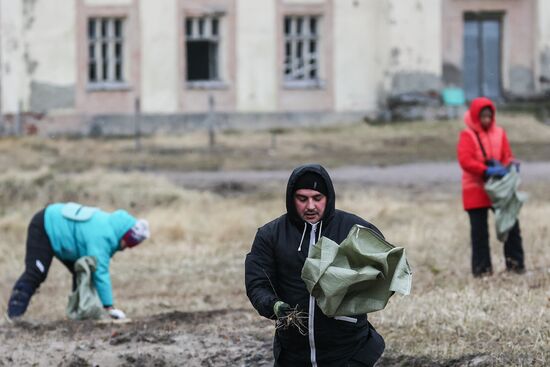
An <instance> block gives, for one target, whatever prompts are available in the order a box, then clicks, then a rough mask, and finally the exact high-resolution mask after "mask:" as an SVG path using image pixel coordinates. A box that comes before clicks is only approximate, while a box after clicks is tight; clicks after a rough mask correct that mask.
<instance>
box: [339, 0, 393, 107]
mask: <svg viewBox="0 0 550 367" xmlns="http://www.w3.org/2000/svg"><path fill="white" fill-rule="evenodd" d="M386 13H387V5H386V4H385V2H384V1H377V0H356V1H353V0H338V1H336V3H335V8H334V55H333V57H334V85H335V92H334V94H335V109H336V110H337V111H365V110H375V109H376V108H377V106H378V102H379V101H378V98H379V97H381V96H382V95H383V94H384V93H382V88H383V80H384V79H383V78H384V71H385V65H386V59H387V55H388V47H387V45H386V43H385V42H384V41H383V39H384V38H383V36H384V30H385V29H386V24H387V18H386Z"/></svg>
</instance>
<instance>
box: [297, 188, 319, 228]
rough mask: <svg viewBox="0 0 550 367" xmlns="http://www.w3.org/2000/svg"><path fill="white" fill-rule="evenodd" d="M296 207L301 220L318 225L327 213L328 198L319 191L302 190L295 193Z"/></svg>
mask: <svg viewBox="0 0 550 367" xmlns="http://www.w3.org/2000/svg"><path fill="white" fill-rule="evenodd" d="M294 205H295V206H296V211H297V212H298V215H299V216H300V218H302V219H303V220H304V221H306V222H308V223H317V222H319V221H320V220H321V218H323V214H324V213H325V208H326V206H327V197H326V196H325V195H323V194H321V193H320V192H319V191H315V190H310V189H300V190H296V192H295V193H294Z"/></svg>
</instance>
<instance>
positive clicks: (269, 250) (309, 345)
mask: <svg viewBox="0 0 550 367" xmlns="http://www.w3.org/2000/svg"><path fill="white" fill-rule="evenodd" d="M309 171H312V172H315V173H317V174H319V175H321V177H322V178H323V179H324V181H325V183H326V186H327V190H328V194H327V204H326V208H325V212H324V215H323V218H322V220H321V222H322V223H320V225H318V227H317V235H318V238H316V239H315V242H316V241H317V240H318V239H319V238H320V237H321V236H325V237H328V238H330V239H331V240H333V241H335V242H336V243H340V242H342V241H343V240H344V239H345V238H346V236H347V235H348V233H349V231H350V230H351V228H352V226H353V225H354V224H360V225H362V226H365V227H369V228H372V229H374V230H375V231H377V232H379V233H380V231H378V229H377V228H376V227H374V226H373V225H372V224H370V223H368V222H366V221H365V220H363V219H361V218H360V217H358V216H356V215H353V214H350V213H347V212H344V211H341V210H337V209H335V199H336V197H335V192H334V187H333V185H332V180H331V178H330V176H329V175H328V173H327V171H326V170H325V169H324V168H323V167H322V166H320V165H313V164H312V165H305V166H301V167H298V168H296V169H295V170H294V171H293V172H292V174H291V176H290V178H289V180H288V185H287V190H286V208H287V213H286V214H284V215H282V216H281V217H279V218H277V219H275V220H273V221H271V222H269V223H267V224H266V225H264V226H263V227H261V228H260V229H258V232H257V233H256V238H255V239H254V243H253V244H252V249H251V251H250V253H249V254H248V255H247V256H246V262H245V283H246V292H247V295H248V298H249V299H250V301H251V302H252V305H253V306H254V308H256V310H257V311H258V313H259V314H260V315H262V316H264V317H267V318H270V319H276V317H275V315H274V313H273V305H274V304H275V302H276V301H278V300H281V301H284V302H286V303H288V304H289V305H291V306H292V307H294V306H298V308H299V309H300V310H301V311H304V312H306V313H307V312H308V310H309V309H310V294H309V292H308V290H307V288H306V285H305V283H304V281H303V280H302V278H301V272H302V267H303V265H304V262H305V260H306V258H307V255H308V251H309V243H310V239H309V236H310V231H311V225H310V224H309V223H307V222H304V221H303V220H302V219H301V218H300V217H299V215H298V213H297V211H296V207H295V205H294V198H293V195H294V191H295V190H294V185H295V183H296V182H297V180H298V178H299V177H300V176H301V175H303V174H304V173H306V172H309ZM304 227H305V228H304ZM319 229H321V233H319ZM380 235H382V234H381V233H380ZM300 243H301V245H302V246H301V251H298V248H299V246H300ZM312 300H313V298H312ZM313 303H314V304H315V306H312V307H314V310H315V311H314V313H313V325H314V327H313V335H314V337H313V338H311V334H312V333H311V327H310V325H309V323H308V320H305V325H306V328H308V329H309V330H310V332H309V333H308V335H301V334H300V333H299V331H298V330H297V329H296V328H294V327H291V328H288V329H286V330H283V329H278V330H277V332H276V334H275V341H274V355H275V359H276V361H277V363H278V365H281V366H309V365H311V359H312V354H315V357H314V358H315V360H316V363H317V365H318V366H320V367H325V366H345V365H346V364H347V361H348V360H349V359H350V358H351V357H352V356H354V355H355V354H356V353H357V352H358V351H359V350H360V349H362V348H364V347H365V345H366V344H368V343H369V339H370V336H371V333H372V332H374V333H376V331H374V329H373V328H372V326H371V325H370V324H369V323H368V321H367V316H366V315H364V316H359V317H357V316H354V317H350V318H343V319H342V318H332V317H327V316H325V315H324V314H323V312H322V311H321V310H320V309H319V307H318V306H317V305H316V303H315V302H314V301H313ZM309 319H310V320H311V319H312V317H311V315H309ZM380 339H381V338H380ZM380 348H381V349H382V350H379V355H381V354H382V351H383V348H384V347H383V343H382V345H381V346H380V347H378V348H375V349H380ZM371 349H372V348H371ZM312 350H313V351H312Z"/></svg>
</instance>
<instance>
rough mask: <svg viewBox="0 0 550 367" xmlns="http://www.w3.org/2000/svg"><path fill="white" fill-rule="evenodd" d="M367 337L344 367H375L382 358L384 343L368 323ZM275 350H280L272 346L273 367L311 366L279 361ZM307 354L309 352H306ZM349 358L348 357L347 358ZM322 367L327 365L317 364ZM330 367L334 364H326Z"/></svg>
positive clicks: (277, 351) (277, 352)
mask: <svg viewBox="0 0 550 367" xmlns="http://www.w3.org/2000/svg"><path fill="white" fill-rule="evenodd" d="M369 328H370V330H369V336H368V338H367V339H366V341H365V343H364V344H363V345H362V346H361V348H360V349H359V350H358V351H357V352H356V353H355V354H354V355H353V356H352V357H351V359H349V360H348V362H347V363H346V365H345V366H346V367H372V366H374V365H375V363H376V362H377V361H378V360H379V359H380V357H381V356H382V353H384V349H385V348H386V343H385V342H384V338H382V336H381V335H380V334H378V332H377V331H376V329H375V328H374V327H373V326H372V325H371V324H370V323H369ZM277 348H280V346H278V345H276V343H275V344H274V345H273V349H274V350H273V354H274V357H275V362H274V364H273V367H297V366H311V364H310V363H309V362H308V363H307V364H304V363H297V362H292V361H281V360H277V359H278V356H280V349H279V350H276V349H277ZM308 352H309V350H308ZM348 358H349V357H348ZM323 365H325V366H326V365H327V364H326V363H325V364H323V363H318V366H320V367H322V366H323ZM328 365H330V366H333V365H335V363H332V364H330V363H329V364H328ZM337 365H338V366H341V363H339V364H337Z"/></svg>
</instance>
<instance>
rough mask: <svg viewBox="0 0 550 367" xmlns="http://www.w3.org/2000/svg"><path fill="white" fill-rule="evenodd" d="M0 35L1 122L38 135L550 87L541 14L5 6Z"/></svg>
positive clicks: (290, 116) (427, 3)
mask: <svg viewBox="0 0 550 367" xmlns="http://www.w3.org/2000/svg"><path fill="white" fill-rule="evenodd" d="M0 22H1V25H0V37H1V41H0V45H1V47H0V65H1V73H0V109H1V111H2V114H3V116H5V120H6V121H9V120H10V116H15V115H20V116H27V118H34V119H36V120H40V121H39V123H37V124H39V128H40V129H45V130H48V129H50V130H55V129H59V130H63V129H71V128H75V129H81V130H82V129H86V128H89V124H90V123H91V122H97V121H103V123H104V124H109V123H112V124H114V125H116V124H123V122H124V121H125V120H127V119H131V116H132V115H133V114H134V112H135V111H136V110H139V111H140V113H141V116H142V118H143V119H144V122H143V124H145V126H147V124H151V125H155V124H159V123H162V122H166V121H170V123H171V125H170V126H172V128H173V127H174V126H175V125H177V124H178V121H191V120H193V118H194V119H195V120H196V121H198V122H197V123H198V124H200V121H201V118H202V117H203V116H204V114H206V113H208V111H209V110H212V109H215V110H216V111H217V112H218V113H219V114H222V115H223V116H224V119H225V121H226V122H227V123H229V124H230V123H231V121H237V120H239V121H245V123H247V124H252V125H254V124H256V123H258V124H261V123H266V124H269V123H270V121H271V120H272V121H274V122H277V121H279V122H281V121H286V122H287V123H289V124H292V123H301V122H304V121H306V122H307V121H310V122H312V123H315V122H316V121H326V122H330V121H337V120H342V119H347V118H353V116H365V115H373V114H376V113H377V111H379V110H380V109H382V108H384V106H385V103H386V101H387V98H388V97H389V96H392V95H396V94H399V93H405V92H426V91H440V90H441V89H442V88H444V87H446V86H455V87H460V88H463V89H464V91H465V93H466V96H467V97H468V98H473V97H475V96H477V95H487V96H490V97H492V98H495V99H497V100H501V101H505V100H506V98H509V97H510V96H512V97H529V96H533V95H536V94H540V93H542V92H543V91H545V90H546V89H548V88H549V87H550V84H548V83H547V82H546V80H548V81H550V2H549V1H545V0H498V1H497V0H19V1H12V0H0ZM29 116H30V117H29ZM247 121H248V122H247Z"/></svg>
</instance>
